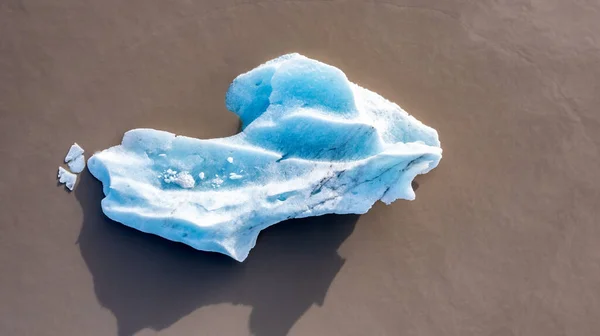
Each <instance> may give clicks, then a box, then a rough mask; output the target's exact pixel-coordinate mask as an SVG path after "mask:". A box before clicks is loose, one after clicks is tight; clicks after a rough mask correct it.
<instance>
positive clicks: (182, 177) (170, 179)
mask: <svg viewBox="0 0 600 336" xmlns="http://www.w3.org/2000/svg"><path fill="white" fill-rule="evenodd" d="M158 177H159V178H162V179H163V181H165V183H175V184H177V185H178V186H180V187H182V188H184V189H190V188H193V187H194V186H195V185H196V181H194V177H192V175H190V173H188V172H186V171H183V172H179V173H177V172H176V171H175V170H172V169H167V171H165V172H164V173H163V174H162V175H158Z"/></svg>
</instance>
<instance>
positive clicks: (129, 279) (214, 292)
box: [75, 170, 358, 336]
mask: <svg viewBox="0 0 600 336" xmlns="http://www.w3.org/2000/svg"><path fill="white" fill-rule="evenodd" d="M75 196H76V197H77V199H78V200H79V202H80V204H81V207H82V208H83V211H84V221H83V227H82V229H81V234H80V236H79V239H78V244H79V247H80V249H81V254H82V256H83V258H84V260H85V262H86V264H87V266H88V268H89V269H90V272H91V273H92V276H93V279H94V289H95V293H96V296H97V298H98V301H99V302H100V303H101V304H102V306H103V307H105V308H107V309H109V310H110V311H111V312H112V313H113V314H114V316H115V317H116V319H117V323H118V329H119V332H118V334H119V336H128V335H132V334H134V333H136V332H138V331H139V330H142V329H144V328H150V329H154V330H162V329H164V328H167V327H169V326H170V325H172V324H173V323H175V322H177V321H178V320H179V319H181V318H183V317H185V316H186V315H188V314H190V313H191V312H193V311H195V310H196V309H198V308H201V307H203V306H207V305H213V304H219V303H232V304H243V305H248V306H251V307H252V313H251V315H250V321H249V328H250V332H251V333H252V334H254V335H257V336H281V335H286V334H287V333H288V331H289V330H290V328H291V327H292V326H293V325H294V323H296V321H297V320H298V319H299V318H300V317H301V316H302V315H303V314H304V312H305V311H306V310H307V309H308V308H309V307H310V306H311V305H313V304H318V305H322V304H323V300H324V298H325V295H326V293H327V290H328V288H329V286H330V285H331V282H332V281H333V279H334V278H335V276H336V274H337V273H338V271H339V270H340V269H341V267H342V266H343V264H344V260H343V259H342V258H341V257H340V256H339V255H338V254H337V249H338V248H339V246H340V245H341V244H342V242H343V241H344V240H345V239H346V238H347V237H348V236H350V234H351V233H352V231H353V230H354V227H355V225H356V222H357V220H358V216H357V215H345V216H339V215H329V216H322V217H313V218H307V219H299V220H291V221H287V222H286V223H283V224H278V225H275V226H273V227H271V228H269V229H267V230H265V231H264V232H263V233H261V235H260V237H259V241H258V243H257V246H256V248H254V249H253V250H252V252H251V253H250V256H249V257H248V259H247V260H246V261H245V262H244V263H238V262H236V261H234V260H233V259H230V258H229V257H226V256H223V255H219V254H215V253H206V252H201V251H196V250H194V249H192V248H190V247H187V246H185V245H183V244H177V243H172V242H169V241H167V240H165V239H162V238H159V237H156V236H153V235H149V234H144V233H141V232H138V231H136V230H133V229H130V228H127V227H125V226H123V225H121V224H118V223H116V222H113V221H111V220H110V219H108V218H107V217H105V216H104V214H103V213H102V211H101V209H100V201H101V199H102V198H103V194H102V187H101V184H100V182H99V181H97V180H95V179H94V177H93V176H91V174H90V173H89V172H88V171H87V170H86V171H84V172H83V173H82V174H81V175H80V182H79V185H78V186H77V189H76V190H75Z"/></svg>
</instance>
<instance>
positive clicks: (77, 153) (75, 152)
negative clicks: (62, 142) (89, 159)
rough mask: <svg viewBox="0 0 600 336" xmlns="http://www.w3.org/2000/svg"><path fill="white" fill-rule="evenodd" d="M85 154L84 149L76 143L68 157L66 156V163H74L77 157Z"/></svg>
mask: <svg viewBox="0 0 600 336" xmlns="http://www.w3.org/2000/svg"><path fill="white" fill-rule="evenodd" d="M83 153H84V150H83V148H81V146H79V145H78V144H77V143H74V144H73V145H71V148H69V152H68V153H67V156H65V163H69V162H70V161H72V160H73V159H75V158H76V157H78V156H80V155H82V154H83ZM82 170H83V169H82Z"/></svg>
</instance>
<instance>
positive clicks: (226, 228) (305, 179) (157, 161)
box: [88, 54, 442, 261]
mask: <svg viewBox="0 0 600 336" xmlns="http://www.w3.org/2000/svg"><path fill="white" fill-rule="evenodd" d="M226 105H227V108H228V109H229V110H231V111H233V112H234V113H236V114H237V115H238V116H239V117H240V118H241V120H242V123H243V131H242V132H241V133H239V134H237V135H234V136H231V137H228V138H220V139H211V140H200V139H194V138H189V137H185V136H176V135H174V134H172V133H168V132H164V131H157V130H152V129H135V130H131V131H129V132H127V133H125V136H124V137H123V141H122V143H121V145H119V146H115V147H112V148H109V149H106V150H104V151H102V152H99V153H97V154H95V155H94V156H92V157H91V158H90V160H89V161H88V168H89V170H90V171H91V172H92V174H93V175H94V176H95V177H96V178H98V179H99V180H100V181H102V183H103V185H104V194H105V195H106V197H105V198H104V199H103V200H102V209H103V211H104V213H105V214H106V215H107V216H108V217H110V218H111V219H113V220H115V221H118V222H121V223H123V224H125V225H127V226H130V227H133V228H136V229H138V230H141V231H144V232H148V233H153V234H156V235H159V236H162V237H164V238H167V239H170V240H173V241H178V242H183V243H185V244H188V245H191V246H192V247H194V248H196V249H199V250H205V251H215V252H220V253H224V254H227V255H229V256H231V257H232V258H234V259H236V260H238V261H243V260H244V259H245V258H246V257H247V255H248V252H249V251H250V249H251V248H252V247H254V244H255V242H256V238H257V236H258V233H259V232H260V231H261V230H262V229H264V228H266V227H268V226H270V225H273V224H275V223H278V222H280V221H283V220H286V219H289V218H300V217H308V216H318V215H323V214H328V213H336V214H349V213H355V214H361V213H365V212H366V211H368V210H369V208H371V206H372V205H373V203H375V202H376V201H377V200H382V201H383V202H385V203H388V204H389V203H391V202H393V201H394V200H396V199H398V198H403V199H408V200H412V199H414V198H415V194H414V192H413V190H412V187H411V181H412V180H413V178H414V177H415V176H416V175H417V174H424V173H427V172H428V171H430V170H431V169H433V168H435V167H436V166H437V164H438V162H439V161H440V159H441V154H442V150H441V148H440V143H439V141H438V136H437V133H436V131H435V130H434V129H432V128H430V127H427V126H425V125H423V124H422V123H421V122H419V121H418V120H416V119H415V118H413V117H412V116H410V115H408V114H407V113H406V112H405V111H404V110H402V109H401V108H400V107H398V105H396V104H394V103H392V102H389V101H387V100H385V99H384V98H382V97H381V96H379V95H377V94H376V93H374V92H371V91H369V90H366V89H364V88H361V87H359V86H358V85H356V84H353V83H351V82H349V81H348V80H347V78H346V76H345V75H344V73H343V72H342V71H340V70H339V69H337V68H335V67H332V66H329V65H326V64H323V63H320V62H318V61H315V60H311V59H309V58H306V57H304V56H301V55H298V54H290V55H285V56H282V57H279V58H277V59H275V60H272V61H270V62H268V63H266V64H264V65H261V66H259V67H258V68H256V69H254V70H252V71H250V72H248V73H245V74H242V75H240V76H239V77H237V78H236V79H235V80H234V81H233V83H232V84H231V86H230V88H229V91H228V92H227V97H226Z"/></svg>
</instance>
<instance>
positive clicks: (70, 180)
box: [58, 167, 77, 190]
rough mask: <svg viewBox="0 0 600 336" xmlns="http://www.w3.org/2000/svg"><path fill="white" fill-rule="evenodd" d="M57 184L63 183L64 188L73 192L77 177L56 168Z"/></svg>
mask: <svg viewBox="0 0 600 336" xmlns="http://www.w3.org/2000/svg"><path fill="white" fill-rule="evenodd" d="M58 182H60V183H64V185H65V187H67V188H68V189H69V190H73V188H75V183H76V182H77V175H75V174H73V173H71V172H69V171H68V170H66V169H65V168H63V167H58Z"/></svg>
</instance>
